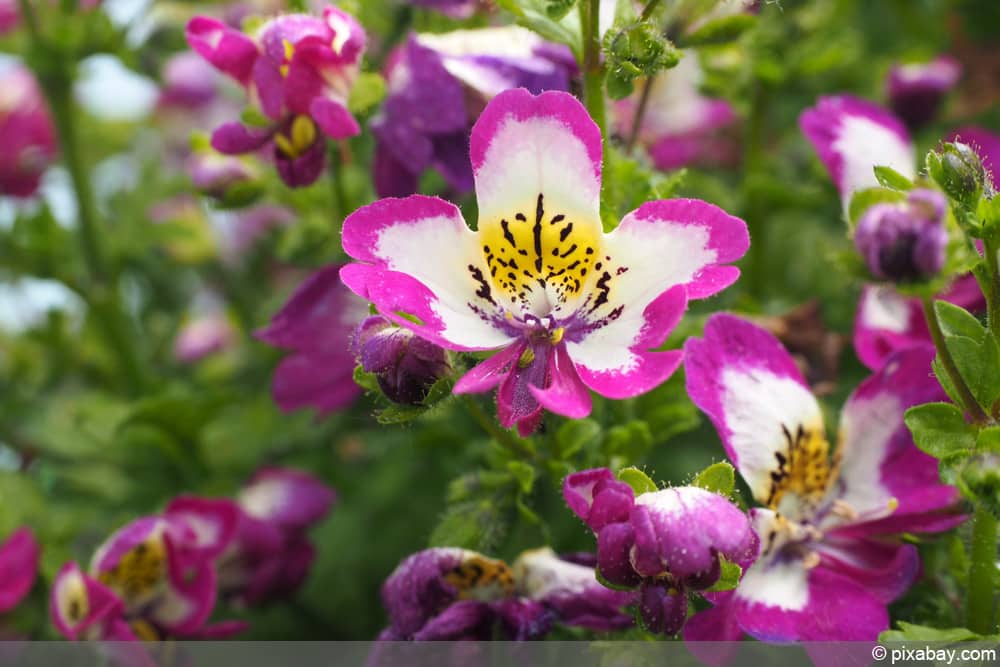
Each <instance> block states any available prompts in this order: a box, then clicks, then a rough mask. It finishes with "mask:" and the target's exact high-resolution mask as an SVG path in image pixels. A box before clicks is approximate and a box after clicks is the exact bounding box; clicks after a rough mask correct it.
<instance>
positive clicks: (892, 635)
mask: <svg viewBox="0 0 1000 667" xmlns="http://www.w3.org/2000/svg"><path fill="white" fill-rule="evenodd" d="M896 626H897V627H898V628H899V629H898V630H886V631H885V632H883V633H882V634H880V635H879V636H878V640H879V641H880V642H900V641H923V642H961V641H968V640H970V639H978V638H979V635H978V634H976V633H975V632H973V631H972V630H969V629H968V628H931V627H928V626H926V625H916V624H914V623H907V622H905V621H897V622H896Z"/></svg>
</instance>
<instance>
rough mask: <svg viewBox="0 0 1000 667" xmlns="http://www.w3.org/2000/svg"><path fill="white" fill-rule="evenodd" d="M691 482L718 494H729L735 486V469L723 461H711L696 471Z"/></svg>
mask: <svg viewBox="0 0 1000 667" xmlns="http://www.w3.org/2000/svg"><path fill="white" fill-rule="evenodd" d="M691 484H692V485H694V486H697V487H701V488H702V489H705V490H707V491H711V492H712V493H718V494H719V495H720V496H729V495H732V493H733V489H734V488H735V487H736V471H735V470H734V469H733V466H731V465H729V464H728V463H726V462H725V461H720V462H719V463H713V464H712V465H710V466H708V467H707V468H705V469H704V470H702V471H701V472H700V473H698V474H697V475H696V476H695V478H694V481H692V482H691Z"/></svg>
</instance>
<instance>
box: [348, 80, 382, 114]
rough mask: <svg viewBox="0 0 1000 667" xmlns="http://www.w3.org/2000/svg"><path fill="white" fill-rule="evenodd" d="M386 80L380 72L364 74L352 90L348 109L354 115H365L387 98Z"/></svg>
mask: <svg viewBox="0 0 1000 667" xmlns="http://www.w3.org/2000/svg"><path fill="white" fill-rule="evenodd" d="M385 91H386V87H385V79H383V78H382V75H381V74H379V73H378V72H362V73H361V74H359V75H358V80H357V81H356V82H355V84H354V87H353V88H352V89H351V96H350V98H349V99H348V100H347V108H348V109H350V110H351V113H354V114H363V113H365V112H366V111H368V110H369V109H371V108H372V107H374V106H375V105H376V104H378V103H379V102H381V101H382V98H384V97H385Z"/></svg>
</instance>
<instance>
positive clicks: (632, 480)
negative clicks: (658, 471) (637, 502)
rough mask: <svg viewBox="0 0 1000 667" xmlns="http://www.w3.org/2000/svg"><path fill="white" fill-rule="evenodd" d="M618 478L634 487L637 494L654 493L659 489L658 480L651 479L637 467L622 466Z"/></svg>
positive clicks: (633, 489)
mask: <svg viewBox="0 0 1000 667" xmlns="http://www.w3.org/2000/svg"><path fill="white" fill-rule="evenodd" d="M618 479H620V480H621V481H623V482H625V483H626V484H628V485H629V486H631V487H632V491H634V492H635V495H637V496H641V495H642V494H644V493H652V492H654V491H656V490H657V487H656V482H654V481H653V480H651V479H650V478H649V476H648V475H647V474H646V473H644V472H643V471H641V470H639V469H638V468H635V467H629V468H622V469H621V470H619V471H618Z"/></svg>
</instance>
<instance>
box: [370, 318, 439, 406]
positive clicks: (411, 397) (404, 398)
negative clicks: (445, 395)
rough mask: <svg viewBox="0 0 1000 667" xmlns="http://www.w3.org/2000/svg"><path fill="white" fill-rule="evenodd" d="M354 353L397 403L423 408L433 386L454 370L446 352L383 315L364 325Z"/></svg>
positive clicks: (387, 394)
mask: <svg viewBox="0 0 1000 667" xmlns="http://www.w3.org/2000/svg"><path fill="white" fill-rule="evenodd" d="M352 350H353V351H354V354H355V356H357V357H358V360H359V361H360V362H361V367H362V368H364V370H365V372H367V373H374V374H375V376H376V378H378V384H379V387H381V388H382V391H383V392H384V393H385V395H386V397H387V398H388V399H389V400H391V401H393V402H395V403H403V404H406V405H418V404H420V403H421V402H422V401H423V400H424V399H425V398H426V397H427V391H428V390H429V389H430V388H431V385H433V384H434V383H435V382H436V381H437V380H438V379H439V378H441V377H443V376H444V375H445V374H447V373H448V372H449V371H450V370H451V367H450V366H449V364H448V357H447V354H446V353H445V351H444V350H443V349H442V348H440V347H438V346H437V345H435V344H434V343H431V342H429V341H426V340H424V339H422V338H418V337H417V336H414V335H413V333H412V332H411V331H409V330H407V329H402V328H400V327H397V326H395V325H394V324H392V323H391V322H390V321H389V320H387V319H386V318H384V317H382V316H380V315H376V316H373V317H369V318H368V319H366V320H365V321H364V322H362V323H361V326H360V327H359V328H358V330H357V332H356V333H355V335H354V340H353V341H352Z"/></svg>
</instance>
